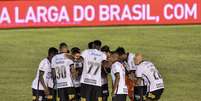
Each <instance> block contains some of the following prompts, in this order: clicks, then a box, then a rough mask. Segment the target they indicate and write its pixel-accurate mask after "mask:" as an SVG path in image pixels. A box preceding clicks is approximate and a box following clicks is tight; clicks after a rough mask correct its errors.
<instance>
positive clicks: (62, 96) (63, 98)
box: [58, 88, 68, 101]
mask: <svg viewBox="0 0 201 101" xmlns="http://www.w3.org/2000/svg"><path fill="white" fill-rule="evenodd" d="M58 99H59V101H67V99H68V95H67V90H66V88H59V89H58Z"/></svg>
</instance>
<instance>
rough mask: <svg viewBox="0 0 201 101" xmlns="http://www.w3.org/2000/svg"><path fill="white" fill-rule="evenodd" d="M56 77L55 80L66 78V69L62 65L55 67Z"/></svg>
mask: <svg viewBox="0 0 201 101" xmlns="http://www.w3.org/2000/svg"><path fill="white" fill-rule="evenodd" d="M56 77H57V79H60V78H66V68H65V66H64V65H61V66H60V67H57V69H56Z"/></svg>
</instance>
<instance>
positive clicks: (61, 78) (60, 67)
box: [52, 53, 73, 88]
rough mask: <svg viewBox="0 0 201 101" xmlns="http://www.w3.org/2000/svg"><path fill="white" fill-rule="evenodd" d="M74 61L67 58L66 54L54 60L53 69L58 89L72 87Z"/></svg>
mask: <svg viewBox="0 0 201 101" xmlns="http://www.w3.org/2000/svg"><path fill="white" fill-rule="evenodd" d="M72 64H73V61H72V60H70V59H68V58H67V57H66V56H65V53H62V54H58V55H56V56H54V57H53V59H52V68H55V72H56V81H57V88H65V87H72V86H73V83H72V78H71V72H70V65H72Z"/></svg>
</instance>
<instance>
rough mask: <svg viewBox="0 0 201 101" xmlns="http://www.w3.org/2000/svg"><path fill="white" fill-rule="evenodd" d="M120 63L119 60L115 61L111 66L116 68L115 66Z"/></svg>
mask: <svg viewBox="0 0 201 101" xmlns="http://www.w3.org/2000/svg"><path fill="white" fill-rule="evenodd" d="M120 65H121V63H120V62H119V61H116V62H115V63H113V64H112V67H115V68H116V67H118V66H120Z"/></svg>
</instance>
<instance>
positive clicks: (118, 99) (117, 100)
mask: <svg viewBox="0 0 201 101" xmlns="http://www.w3.org/2000/svg"><path fill="white" fill-rule="evenodd" d="M112 101H126V95H125V94H116V95H114V96H113V97H112Z"/></svg>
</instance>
